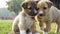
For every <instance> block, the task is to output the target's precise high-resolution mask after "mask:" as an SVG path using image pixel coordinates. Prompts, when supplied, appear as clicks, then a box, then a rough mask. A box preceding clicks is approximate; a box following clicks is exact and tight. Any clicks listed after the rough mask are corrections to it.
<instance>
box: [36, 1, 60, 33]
mask: <svg viewBox="0 0 60 34" xmlns="http://www.w3.org/2000/svg"><path fill="white" fill-rule="evenodd" d="M52 4H53V3H52V2H50V1H42V0H41V1H40V2H38V5H37V7H38V11H39V13H38V15H37V16H36V17H37V18H36V20H37V21H38V22H40V26H41V28H42V29H43V30H44V31H45V32H44V34H48V33H47V32H48V31H50V28H51V22H56V24H57V25H58V28H57V32H59V29H60V11H59V10H58V9H57V8H56V7H54V6H53V5H52ZM43 23H45V24H46V28H44V27H43Z"/></svg>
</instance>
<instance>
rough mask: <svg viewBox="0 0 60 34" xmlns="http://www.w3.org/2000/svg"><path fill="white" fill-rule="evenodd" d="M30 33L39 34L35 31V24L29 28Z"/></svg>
mask: <svg viewBox="0 0 60 34" xmlns="http://www.w3.org/2000/svg"><path fill="white" fill-rule="evenodd" d="M30 29H31V31H32V34H40V33H39V32H38V31H37V30H36V25H35V23H34V24H33V25H32V26H31V28H30Z"/></svg>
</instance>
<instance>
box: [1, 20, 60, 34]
mask: <svg viewBox="0 0 60 34" xmlns="http://www.w3.org/2000/svg"><path fill="white" fill-rule="evenodd" d="M12 22H13V20H0V34H7V33H8V32H10V31H11V28H12ZM35 24H36V26H37V30H39V31H40V28H39V25H38V24H37V23H35ZM56 27H57V26H56V24H55V23H52V24H51V31H50V32H49V34H60V32H58V33H55V30H56ZM40 34H42V32H41V31H40Z"/></svg>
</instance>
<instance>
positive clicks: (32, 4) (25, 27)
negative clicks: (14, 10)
mask: <svg viewBox="0 0 60 34" xmlns="http://www.w3.org/2000/svg"><path fill="white" fill-rule="evenodd" d="M37 3H38V1H24V2H23V3H22V11H21V12H20V13H19V15H18V16H17V17H16V18H15V20H14V22H13V25H12V31H13V32H14V33H15V34H32V32H33V34H39V33H37V32H36V31H33V30H34V29H35V27H34V23H35V20H34V19H33V18H34V17H35V16H36V15H37V13H38V12H37ZM28 31H29V33H26V32H28ZM19 32H20V33H19Z"/></svg>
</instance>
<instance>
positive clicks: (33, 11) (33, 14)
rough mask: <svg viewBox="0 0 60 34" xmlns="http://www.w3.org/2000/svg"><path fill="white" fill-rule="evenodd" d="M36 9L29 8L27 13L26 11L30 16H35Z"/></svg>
mask: <svg viewBox="0 0 60 34" xmlns="http://www.w3.org/2000/svg"><path fill="white" fill-rule="evenodd" d="M37 13H38V12H37V11H36V10H31V11H30V12H29V13H28V15H30V16H36V15H37Z"/></svg>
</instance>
